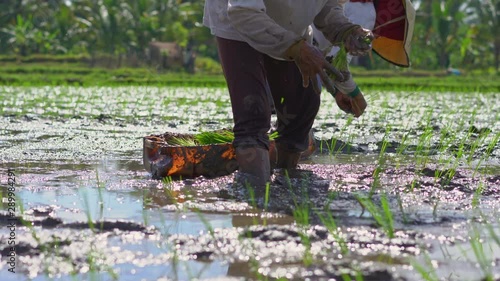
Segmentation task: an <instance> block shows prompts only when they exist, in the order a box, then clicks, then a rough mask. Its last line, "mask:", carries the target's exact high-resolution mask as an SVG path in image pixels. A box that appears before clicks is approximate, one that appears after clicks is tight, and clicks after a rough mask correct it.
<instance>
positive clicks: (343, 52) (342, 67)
mask: <svg viewBox="0 0 500 281" xmlns="http://www.w3.org/2000/svg"><path fill="white" fill-rule="evenodd" d="M339 48H340V50H339V51H338V52H337V54H336V55H335V57H334V58H333V60H332V66H333V67H335V68H336V69H337V70H338V71H340V72H348V71H349V61H348V60H347V49H346V48H345V47H344V43H341V44H340V46H339ZM330 78H331V79H332V80H333V81H335V80H337V77H335V74H333V73H332V74H330Z"/></svg>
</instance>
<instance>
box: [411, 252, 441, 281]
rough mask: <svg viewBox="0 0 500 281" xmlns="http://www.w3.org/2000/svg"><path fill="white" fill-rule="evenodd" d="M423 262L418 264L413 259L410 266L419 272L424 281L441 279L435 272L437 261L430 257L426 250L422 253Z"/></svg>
mask: <svg viewBox="0 0 500 281" xmlns="http://www.w3.org/2000/svg"><path fill="white" fill-rule="evenodd" d="M423 258H424V264H420V263H418V262H417V261H415V260H413V261H412V262H411V265H412V267H413V268H414V269H415V270H416V271H417V272H418V273H419V274H420V277H422V279H423V280H425V281H438V280H441V279H440V278H439V276H438V274H437V272H436V268H437V263H436V262H435V261H433V260H432V259H431V257H430V256H429V254H428V253H427V252H425V253H424V255H423Z"/></svg>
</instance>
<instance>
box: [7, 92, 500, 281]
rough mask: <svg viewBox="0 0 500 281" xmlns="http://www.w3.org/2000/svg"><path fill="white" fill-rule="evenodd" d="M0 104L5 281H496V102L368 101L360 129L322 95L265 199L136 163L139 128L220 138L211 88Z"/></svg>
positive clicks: (220, 104) (26, 97) (222, 104)
mask: <svg viewBox="0 0 500 281" xmlns="http://www.w3.org/2000/svg"><path fill="white" fill-rule="evenodd" d="M0 96H1V100H2V101H3V103H2V107H1V117H0V122H1V124H2V127H1V131H0V149H1V157H2V166H1V167H0V180H1V182H2V195H3V197H4V200H3V202H4V203H3V212H2V213H1V215H0V222H1V225H2V227H1V229H0V239H1V240H0V241H1V243H0V254H1V255H2V263H1V264H0V280H26V279H34V280H49V279H50V280H52V279H61V280H75V279H76V280H112V279H118V280H158V279H161V278H163V280H190V279H195V278H197V279H221V280H233V279H234V280H240V279H245V278H247V279H256V280H257V279H266V278H269V279H274V278H276V279H279V278H283V279H295V280H304V279H310V280H329V279H335V278H337V279H340V280H342V278H344V277H346V276H351V277H352V278H355V277H358V278H361V277H362V278H363V280H424V279H425V277H424V276H423V275H425V274H427V275H426V277H428V279H429V280H487V279H485V277H486V276H490V277H491V278H492V280H499V279H500V248H499V247H500V245H499V242H500V241H496V240H495V239H497V240H498V238H497V237H498V236H500V227H499V220H498V217H499V216H498V212H499V211H498V210H499V205H500V201H499V199H500V198H499V197H500V144H499V143H498V139H497V138H498V134H499V132H500V117H499V116H500V115H499V114H500V103H499V102H498V100H500V99H499V98H500V94H498V93H490V94H472V93H471V94H456V93H408V92H397V93H392V92H384V93H377V92H375V93H370V94H368V95H367V97H368V99H369V106H370V107H369V108H368V111H367V112H366V113H365V115H364V116H363V117H362V118H360V119H357V120H352V119H350V118H348V117H347V116H345V115H344V114H342V113H341V112H339V110H338V109H337V108H336V106H335V105H334V103H333V102H332V99H331V98H330V97H329V96H326V95H325V96H324V102H323V104H322V107H321V110H320V112H319V115H318V118H317V121H316V123H315V127H314V130H315V136H316V138H317V139H318V149H317V153H316V154H315V155H313V156H312V157H311V158H310V159H307V160H305V161H303V162H302V163H301V165H300V170H299V171H297V172H296V173H294V174H291V175H290V176H289V177H286V176H284V174H283V172H282V171H279V170H276V171H275V173H274V175H273V178H272V179H273V182H272V184H271V188H270V196H269V199H268V200H264V197H265V196H264V191H259V190H257V191H256V193H255V196H254V197H252V196H250V195H249V193H248V190H246V189H244V188H242V187H239V186H234V185H233V184H232V180H233V175H229V176H226V177H220V178H216V179H207V178H203V177H200V178H195V179H184V180H176V181H173V182H167V181H166V182H162V181H158V180H153V179H151V177H150V175H149V174H148V173H147V172H146V171H145V170H144V168H143V167H142V159H141V157H142V140H141V137H143V136H145V135H149V134H152V133H162V132H165V131H175V132H198V131H200V130H211V129H219V128H223V127H230V125H231V113H230V111H229V105H228V98H227V93H226V92H225V90H224V89H202V88H197V89H189V88H142V87H124V88H65V87H58V88H51V87H46V88H11V87H3V88H0ZM149 96H154V97H155V98H149ZM321 140H323V141H321ZM8 169H11V170H12V171H13V174H14V175H12V174H11V175H10V178H12V177H15V185H14V187H15V195H16V197H15V200H16V202H17V206H16V213H15V214H14V215H13V216H10V215H9V213H8V197H9V196H8V193H7V187H8V184H7V183H8V179H9V174H8ZM369 196H371V201H370V202H373V204H374V206H375V208H376V209H378V210H380V211H379V212H378V213H380V214H382V213H383V211H382V208H381V207H380V206H382V202H386V203H387V206H388V207H389V208H390V210H391V212H390V213H391V217H392V221H393V238H389V233H390V231H389V230H390V229H392V228H391V227H386V228H384V227H381V226H380V225H377V223H376V220H375V219H374V215H372V214H371V212H370V206H364V207H363V206H362V204H361V203H360V202H364V201H362V198H368V197H369ZM360 200H361V201H360ZM21 205H22V206H23V208H22V209H23V210H22V213H21V209H20V208H19V207H20V206H21ZM378 213H377V212H374V214H375V217H376V214H378ZM382 218H384V216H382ZM12 223H14V224H15V225H16V227H15V231H14V232H11V231H10V230H9V228H8V226H9V225H12ZM382 224H383V223H382ZM12 233H14V236H12ZM11 236H12V237H14V238H13V239H11V240H14V241H15V242H16V249H15V254H16V259H15V262H16V264H15V271H16V273H15V274H14V273H11V272H9V269H10V268H11V265H9V264H8V263H7V257H6V256H7V255H9V254H11V251H10V248H9V247H7V246H8V241H11V240H9V237H11ZM346 278H347V277H346Z"/></svg>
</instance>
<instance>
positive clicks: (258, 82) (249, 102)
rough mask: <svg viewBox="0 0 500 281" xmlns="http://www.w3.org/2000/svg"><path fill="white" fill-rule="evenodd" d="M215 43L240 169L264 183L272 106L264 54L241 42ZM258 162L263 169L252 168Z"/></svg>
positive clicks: (268, 172)
mask: <svg viewBox="0 0 500 281" xmlns="http://www.w3.org/2000/svg"><path fill="white" fill-rule="evenodd" d="M217 44H218V49H219V57H220V60H221V63H222V68H223V71H224V76H225V78H226V82H227V86H228V89H229V95H230V97H231V107H232V111H233V119H234V127H233V132H234V141H233V145H234V147H235V148H236V159H237V161H238V165H239V166H240V168H239V170H240V171H243V172H249V173H256V174H255V175H254V176H256V177H259V178H264V179H265V180H266V181H267V180H268V178H269V175H270V171H269V153H262V149H263V150H265V151H266V152H267V151H268V150H269V138H268V136H267V132H268V131H269V129H270V126H271V125H270V123H271V107H270V103H269V98H268V89H267V81H266V73H265V69H264V62H263V59H264V55H263V54H261V53H260V52H258V51H256V50H255V49H253V48H252V47H250V45H248V44H247V43H244V42H240V41H234V40H228V39H223V38H217ZM248 148H252V149H248ZM248 157H251V158H252V159H250V158H248ZM254 157H257V158H259V159H254ZM243 158H245V159H243ZM246 158H248V159H246ZM258 163H264V164H262V165H263V169H262V168H259V169H256V168H255V167H253V166H254V165H260V164H258Z"/></svg>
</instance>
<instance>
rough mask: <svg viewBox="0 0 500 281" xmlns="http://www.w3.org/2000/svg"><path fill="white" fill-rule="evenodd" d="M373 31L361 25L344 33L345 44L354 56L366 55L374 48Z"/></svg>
mask: <svg viewBox="0 0 500 281" xmlns="http://www.w3.org/2000/svg"><path fill="white" fill-rule="evenodd" d="M374 38H375V36H374V35H373V33H372V32H371V31H370V30H368V29H365V28H362V27H361V26H357V27H354V28H352V29H350V30H348V31H347V32H346V34H345V35H344V46H345V48H346V49H347V51H348V52H349V54H351V55H353V56H362V55H366V54H367V53H368V52H369V51H370V50H371V48H372V41H373V39H374Z"/></svg>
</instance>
